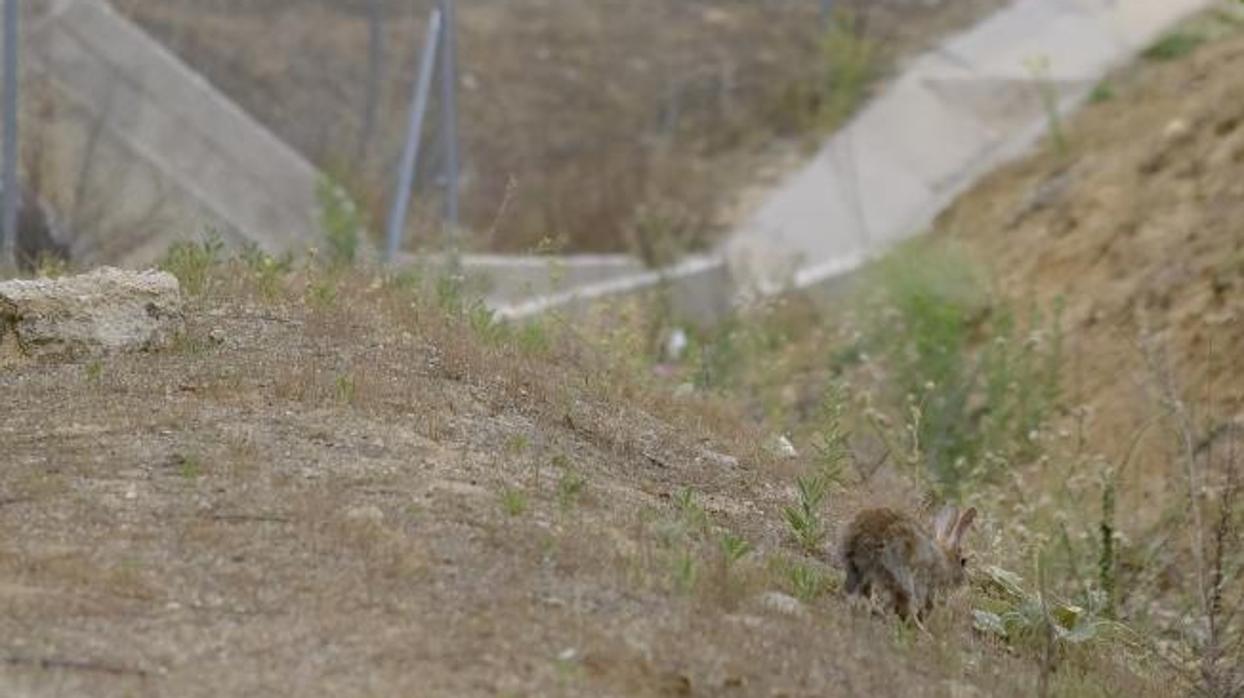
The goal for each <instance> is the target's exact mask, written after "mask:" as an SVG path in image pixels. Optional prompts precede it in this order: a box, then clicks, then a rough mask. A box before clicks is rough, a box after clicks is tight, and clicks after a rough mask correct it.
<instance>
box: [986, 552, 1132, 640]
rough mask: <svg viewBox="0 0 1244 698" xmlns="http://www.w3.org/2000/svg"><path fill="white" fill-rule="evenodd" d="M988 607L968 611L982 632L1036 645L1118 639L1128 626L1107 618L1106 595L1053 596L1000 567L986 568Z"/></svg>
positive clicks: (1126, 633)
mask: <svg viewBox="0 0 1244 698" xmlns="http://www.w3.org/2000/svg"><path fill="white" fill-rule="evenodd" d="M984 572H985V575H986V577H987V586H988V587H989V589H990V592H991V593H990V597H991V607H990V608H989V609H974V610H973V611H972V618H973V625H974V626H975V627H976V629H977V630H978V631H980V632H983V633H987V634H991V635H995V636H997V637H999V638H1002V639H1004V640H1006V641H1007V642H1011V643H1018V644H1025V643H1027V644H1029V645H1030V646H1032V647H1033V648H1034V649H1042V650H1043V649H1044V648H1043V647H1042V645H1043V644H1044V643H1046V642H1047V641H1048V638H1047V635H1048V636H1049V638H1052V642H1053V644H1054V645H1055V647H1067V646H1073V645H1082V644H1087V643H1094V642H1107V641H1116V640H1122V639H1126V638H1129V637H1130V630H1129V629H1128V628H1127V627H1126V626H1124V625H1122V624H1121V623H1118V622H1116V621H1113V620H1110V619H1109V618H1108V617H1106V611H1107V606H1106V603H1107V601H1106V597H1105V594H1103V593H1101V592H1100V591H1091V592H1089V593H1088V594H1087V595H1086V597H1085V599H1084V602H1083V603H1080V604H1076V603H1071V602H1068V601H1061V600H1058V599H1054V598H1052V597H1051V595H1050V594H1049V593H1048V592H1045V593H1042V592H1040V591H1037V592H1029V591H1027V590H1025V589H1024V587H1023V579H1022V578H1020V576H1019V575H1017V574H1015V573H1013V572H1008V571H1007V570H1004V569H1001V568H998V567H986V568H985V570H984Z"/></svg>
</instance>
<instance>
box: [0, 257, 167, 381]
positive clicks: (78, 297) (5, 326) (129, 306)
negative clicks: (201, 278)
mask: <svg viewBox="0 0 1244 698" xmlns="http://www.w3.org/2000/svg"><path fill="white" fill-rule="evenodd" d="M183 329H184V318H183V315H182V303H181V289H180V287H179V285H178V283H177V279H176V277H174V276H173V275H171V274H168V273H165V272H160V271H145V272H132V271H123V270H120V269H113V268H109V267H104V268H100V269H96V270H95V271H92V272H90V273H88V274H83V275H80V276H72V277H64V278H59V279H29V280H27V279H19V280H15V281H6V282H3V283H0V365H4V364H11V363H20V362H24V361H32V360H72V359H79V358H85V357H92V356H101V355H105V354H110V353H114V352H123V351H147V350H154V349H160V348H163V347H166V346H168V345H169V344H170V343H171V342H172V341H173V339H174V338H175V337H176V336H177V335H178V334H179V333H180V332H181V331H182V330H183Z"/></svg>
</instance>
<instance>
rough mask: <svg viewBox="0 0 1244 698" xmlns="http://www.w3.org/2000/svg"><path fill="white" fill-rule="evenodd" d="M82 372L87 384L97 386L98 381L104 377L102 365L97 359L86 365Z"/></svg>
mask: <svg viewBox="0 0 1244 698" xmlns="http://www.w3.org/2000/svg"><path fill="white" fill-rule="evenodd" d="M84 371H85V373H86V380H87V382H88V383H91V384H92V385H99V381H100V379H101V378H102V377H103V375H104V363H103V362H102V361H100V360H99V359H96V360H94V361H92V362H91V363H89V364H87V365H86V368H85V369H84Z"/></svg>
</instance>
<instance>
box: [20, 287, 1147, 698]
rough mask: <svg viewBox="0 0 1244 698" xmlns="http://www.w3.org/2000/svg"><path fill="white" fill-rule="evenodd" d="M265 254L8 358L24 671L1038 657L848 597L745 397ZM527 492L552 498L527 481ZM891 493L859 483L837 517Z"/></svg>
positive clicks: (465, 675)
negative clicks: (74, 353)
mask: <svg viewBox="0 0 1244 698" xmlns="http://www.w3.org/2000/svg"><path fill="white" fill-rule="evenodd" d="M254 270H255V267H251V266H246V265H243V264H241V263H229V264H228V265H227V266H226V267H224V268H223V269H221V268H217V269H215V270H214V271H213V280H212V282H211V283H208V284H206V285H205V288H206V289H207V290H206V291H205V292H204V295H202V296H200V297H198V298H197V299H196V300H194V301H193V303H192V307H191V313H190V318H191V319H190V329H189V334H190V337H189V339H188V340H187V341H185V342H183V343H181V344H180V345H179V347H180V348H179V349H178V350H176V351H173V352H170V353H165V354H155V355H136V356H124V357H115V358H111V359H108V360H105V361H102V362H100V363H99V365H98V368H96V369H92V370H86V368H85V367H83V366H76V365H60V366H37V367H28V368H22V369H14V370H9V371H6V372H4V373H2V374H0V389H2V390H3V392H4V394H5V396H6V397H5V400H4V402H3V405H2V407H0V435H2V439H3V442H4V444H5V452H4V455H5V467H4V468H3V469H0V532H2V535H0V604H3V607H4V611H5V612H4V613H3V614H0V686H2V687H3V691H4V692H6V693H9V694H22V695H56V694H63V693H75V692H82V691H89V692H90V693H92V694H93V695H169V694H176V695H191V696H193V695H254V694H257V693H273V692H275V693H289V692H297V693H299V694H302V695H343V694H345V695H371V694H379V695H395V694H415V695H446V696H449V695H453V696H462V695H586V694H595V695H628V696H630V695H654V696H656V695H706V696H707V695H729V694H731V693H736V694H739V695H773V694H784V695H860V694H877V695H929V696H935V695H936V696H942V695H964V694H981V695H1016V694H1023V693H1027V692H1029V691H1030V690H1031V687H1032V686H1033V685H1035V682H1036V670H1035V667H1034V665H1033V664H1032V663H1031V662H1029V661H1027V660H1026V659H1023V658H1017V657H1014V656H1012V655H1011V654H1009V653H1008V652H1006V651H1004V650H1003V649H1002V648H1001V647H999V646H996V645H995V644H994V643H993V642H991V641H988V640H985V639H982V638H980V637H978V636H977V635H976V634H975V633H974V632H973V631H972V630H971V627H970V619H969V615H968V613H967V610H968V609H967V606H966V602H965V601H963V600H960V601H957V602H956V603H955V604H954V605H952V606H951V607H950V608H949V610H947V611H945V612H942V613H940V614H938V615H936V616H935V618H934V621H933V624H932V632H933V636H932V637H928V638H922V637H917V636H915V635H913V634H912V633H911V632H909V631H907V630H906V629H904V628H901V627H897V626H895V625H893V624H892V623H891V622H889V621H886V620H882V619H876V618H871V617H869V616H868V615H867V613H864V612H862V611H859V610H852V609H851V607H849V606H847V605H846V604H845V603H844V602H842V601H841V600H839V598H838V597H837V595H836V593H835V592H834V591H833V589H834V588H835V587H836V584H837V582H836V575H837V572H836V571H835V570H834V568H833V567H832V566H829V565H827V564H826V563H825V562H824V561H820V560H816V559H814V558H806V557H804V556H803V554H802V553H801V552H800V550H799V549H798V547H797V546H796V545H795V543H794V542H793V541H792V540H790V538H789V537H788V535H787V533H786V531H785V530H784V528H783V523H782V514H781V511H782V508H783V506H785V505H786V504H788V503H789V501H790V500H789V497H790V489H789V486H790V482H791V475H792V473H794V472H796V471H799V470H802V469H804V468H806V467H810V464H807V463H803V462H802V461H800V460H798V459H796V460H794V461H790V460H778V459H777V458H776V457H774V456H771V455H768V454H767V452H766V451H765V449H764V448H763V447H762V444H763V443H764V441H765V439H764V438H763V436H764V433H763V432H761V431H758V430H757V428H756V427H754V426H752V425H751V423H750V422H748V421H746V420H743V419H741V418H740V417H739V416H738V413H737V410H736V409H735V408H733V407H731V406H730V405H729V404H728V403H725V402H722V401H720V400H713V399H709V398H697V399H693V400H679V399H674V398H672V397H670V396H669V394H668V393H667V392H666V391H663V390H660V389H659V386H656V385H655V384H653V383H652V382H651V381H650V380H649V379H647V378H644V377H643V376H641V375H637V374H634V373H632V372H630V370H629V369H627V368H625V367H619V366H617V365H615V364H613V363H611V362H610V361H609V360H608V357H607V356H602V355H601V354H599V353H598V352H596V351H595V350H593V349H591V348H590V347H588V346H585V345H584V344H583V342H582V341H581V340H580V339H577V338H575V337H574V336H573V335H571V334H570V333H569V331H568V330H566V331H562V330H558V329H557V328H556V326H552V327H550V329H549V330H548V332H549V334H550V340H549V342H548V348H544V349H540V350H538V351H532V350H531V349H528V348H524V347H523V345H522V344H521V343H520V342H519V341H517V340H515V339H513V338H510V337H507V336H506V335H504V333H494V332H492V331H484V330H483V328H482V325H481V323H480V322H478V321H477V322H475V323H472V322H471V321H470V319H469V317H463V316H460V315H457V314H452V313H446V312H445V311H444V310H442V309H441V308H440V307H439V306H437V305H436V304H435V303H434V302H432V301H430V300H428V299H425V298H420V297H415V296H412V295H410V294H409V293H408V292H406V291H404V290H402V289H400V288H398V287H394V286H391V285H389V284H386V283H385V280H384V279H382V278H378V277H374V276H372V275H370V274H368V273H365V272H354V271H350V272H342V271H338V272H335V274H337V276H335V277H334V278H335V279H336V280H337V283H338V286H337V289H336V294H335V296H334V300H333V302H332V303H327V304H326V303H322V302H316V303H311V302H309V300H308V296H307V291H306V289H307V288H308V287H309V286H312V285H314V283H315V282H317V280H318V277H319V275H320V274H323V273H325V272H321V271H318V270H314V269H310V268H308V269H301V268H300V269H296V270H294V271H293V272H292V273H291V274H290V275H288V276H286V277H283V279H282V283H281V284H280V292H279V293H277V294H275V295H274V294H272V292H271V289H270V288H264V286H265V284H263V283H261V281H260V280H258V279H257V278H256V272H255V271H254ZM213 332H215V333H216V335H215V336H223V337H224V338H225V340H224V342H223V344H217V343H215V342H213V341H211V340H210V339H209V333H213ZM346 385H349V386H350V387H349V388H346V387H343V386H346ZM513 491H521V492H522V495H523V498H524V501H525V504H524V506H523V507H521V508H517V507H507V506H503V505H502V504H500V503H499V502H500V501H501V498H502V497H503V496H504V493H506V492H513ZM864 497H865V493H863V492H859V491H847V492H837V493H835V495H834V497H833V499H832V504H831V506H830V507H829V511H827V518H828V520H829V521H830V523H831V524H833V525H837V524H838V523H840V522H841V520H842V519H843V518H844V517H845V516H847V515H849V513H850V511H852V508H853V507H855V506H857V505H858V502H859V501H862V500H863V499H864ZM908 503H910V500H908ZM1000 526H1001V524H994V529H995V530H998V529H999V528H1000ZM723 540H732V541H733V542H731V543H729V544H726V543H723ZM739 541H746V543H747V548H741V547H740V544H739ZM731 550H733V551H734V552H733V553H731V552H729V551H731ZM740 550H741V552H740ZM792 565H799V566H803V567H805V568H808V569H812V570H819V572H816V574H819V575H822V576H823V578H824V580H825V582H824V587H823V590H821V591H819V592H817V591H812V592H809V593H807V594H806V596H807V597H808V598H809V599H810V601H809V603H808V604H807V605H806V606H805V608H806V612H805V613H803V614H802V615H796V616H788V615H785V614H783V613H782V612H779V611H776V610H774V609H773V608H771V607H769V606H766V605H765V604H763V603H761V602H760V594H761V593H762V592H764V591H788V592H790V593H796V592H799V591H800V587H798V586H796V585H794V579H795V578H794V577H793V576H792V573H791V572H790V570H791V569H792ZM804 586H805V587H806V583H805V584H804ZM706 639H707V640H706ZM1159 679H1160V676H1158V675H1136V674H1134V673H1131V672H1130V671H1129V670H1127V669H1126V668H1124V667H1123V666H1122V665H1119V664H1117V662H1116V661H1115V660H1114V659H1113V658H1112V657H1111V656H1109V655H1108V654H1106V655H1100V656H1099V655H1096V654H1091V655H1089V656H1086V657H1085V658H1082V659H1081V660H1080V661H1079V662H1078V663H1077V664H1076V667H1075V668H1074V669H1071V670H1068V671H1065V672H1060V673H1059V675H1058V676H1057V677H1056V680H1057V681H1058V682H1060V684H1059V685H1062V686H1065V687H1066V689H1067V693H1068V694H1069V695H1113V694H1117V693H1118V692H1120V691H1126V692H1130V693H1136V694H1144V695H1164V694H1165V693H1164V690H1163V689H1162V688H1161V687H1160V683H1159V681H1158V680H1159Z"/></svg>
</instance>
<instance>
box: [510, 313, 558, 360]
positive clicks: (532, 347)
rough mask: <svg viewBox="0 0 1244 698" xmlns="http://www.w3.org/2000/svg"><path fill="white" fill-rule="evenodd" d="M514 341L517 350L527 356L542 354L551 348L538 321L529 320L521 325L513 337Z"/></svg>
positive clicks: (545, 332) (542, 326) (547, 336)
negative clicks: (516, 343) (516, 344)
mask: <svg viewBox="0 0 1244 698" xmlns="http://www.w3.org/2000/svg"><path fill="white" fill-rule="evenodd" d="M515 341H517V342H518V348H519V349H521V350H523V351H524V352H525V353H528V354H542V353H544V352H546V351H548V350H549V347H550V346H552V342H551V341H550V340H549V335H548V332H547V331H546V330H545V328H544V323H542V322H540V321H539V320H529V321H527V322H525V323H523V325H522V327H520V328H519V330H518V333H517V334H516V335H515Z"/></svg>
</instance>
